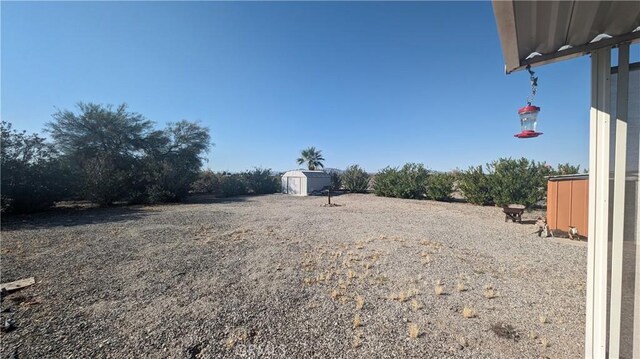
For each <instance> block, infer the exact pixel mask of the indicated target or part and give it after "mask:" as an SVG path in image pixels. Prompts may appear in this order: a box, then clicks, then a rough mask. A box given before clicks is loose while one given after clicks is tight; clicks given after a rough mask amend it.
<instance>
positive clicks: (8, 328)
mask: <svg viewBox="0 0 640 359" xmlns="http://www.w3.org/2000/svg"><path fill="white" fill-rule="evenodd" d="M15 329H16V321H15V320H13V319H7V320H5V321H4V325H3V326H2V331H3V332H5V333H9V332H12V331H14V330H15Z"/></svg>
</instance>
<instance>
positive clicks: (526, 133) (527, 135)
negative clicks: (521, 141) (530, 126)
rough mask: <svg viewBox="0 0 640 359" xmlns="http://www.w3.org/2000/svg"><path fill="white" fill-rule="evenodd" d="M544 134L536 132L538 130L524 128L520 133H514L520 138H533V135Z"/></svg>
mask: <svg viewBox="0 0 640 359" xmlns="http://www.w3.org/2000/svg"><path fill="white" fill-rule="evenodd" d="M541 134H542V132H536V131H531V130H524V131H522V132H520V133H517V134H515V135H513V137H518V138H533V137H538V136H540V135H541Z"/></svg>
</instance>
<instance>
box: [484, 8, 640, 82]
mask: <svg viewBox="0 0 640 359" xmlns="http://www.w3.org/2000/svg"><path fill="white" fill-rule="evenodd" d="M493 13H494V15H495V18H496V23H497V25H498V34H499V35H500V42H501V44H502V53H503V55H504V59H505V70H506V72H507V73H510V72H512V71H517V70H521V69H523V68H525V67H526V66H527V65H531V66H534V65H542V64H545V63H549V62H555V61H560V60H563V59H568V58H571V57H577V56H581V55H584V54H586V53H588V52H590V51H593V50H596V49H599V48H603V47H611V46H615V45H616V44H619V43H623V42H637V41H640V1H575V0H574V1H513V0H512V1H501V0H493Z"/></svg>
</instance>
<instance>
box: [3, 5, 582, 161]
mask: <svg viewBox="0 0 640 359" xmlns="http://www.w3.org/2000/svg"><path fill="white" fill-rule="evenodd" d="M1 6H2V29H1V30H2V59H1V60H2V64H1V70H2V97H1V102H2V103H1V104H2V109H1V117H2V119H3V120H5V121H9V122H12V123H13V125H14V127H16V128H18V129H25V130H28V131H37V132H40V131H41V130H42V128H43V127H44V124H45V123H46V122H48V121H50V120H51V114H52V113H53V112H54V111H55V109H56V108H60V109H71V108H73V107H74V105H75V103H77V102H78V101H85V102H97V103H104V104H120V103H122V102H126V103H127V104H129V106H130V110H132V111H134V112H138V113H141V114H143V115H144V116H146V117H147V118H149V119H151V120H153V121H155V122H156V123H157V124H158V126H159V127H164V124H165V123H167V122H172V121H177V120H181V119H187V120H191V121H199V122H201V123H202V124H203V125H206V126H207V127H209V128H210V130H211V135H212V139H213V142H215V146H214V147H213V148H212V149H211V151H210V153H209V155H208V157H209V162H208V163H207V164H206V165H205V166H206V167H210V168H212V169H214V170H232V171H238V170H244V169H250V168H252V167H254V166H261V167H267V168H272V169H274V170H288V169H292V168H296V167H297V165H296V163H295V159H296V158H297V156H298V154H299V151H300V150H301V149H303V148H305V147H307V146H311V145H313V146H316V147H317V148H320V149H321V150H322V151H323V154H324V157H325V158H326V162H325V165H326V166H327V167H335V168H345V167H346V166H348V165H350V164H353V163H358V164H360V165H362V166H363V167H364V168H365V169H367V170H368V171H377V170H379V169H381V168H383V167H385V166H387V165H393V166H397V165H401V164H403V163H405V162H410V161H411V162H422V163H424V164H425V165H426V166H427V167H429V168H431V169H435V170H449V169H453V168H456V167H459V168H466V167H468V166H469V165H475V164H482V163H485V162H488V161H491V160H494V159H496V158H498V157H501V156H513V157H520V156H525V157H528V158H533V159H536V160H540V161H547V162H549V163H551V164H554V165H555V164H556V163H558V162H571V163H574V164H580V165H582V167H583V168H584V167H585V166H586V164H587V159H588V118H589V117H588V116H589V85H590V82H589V81H590V80H589V59H588V57H582V58H579V59H575V60H571V61H566V62H563V63H557V64H553V65H549V66H545V67H542V68H537V69H536V71H537V74H538V75H539V92H538V96H537V98H536V101H535V104H537V105H538V106H541V107H542V112H541V114H540V121H539V130H540V131H542V132H544V133H545V134H544V135H543V136H541V137H539V138H537V139H529V140H519V139H516V138H514V137H513V134H514V133H516V132H519V120H518V115H517V110H518V108H520V107H522V106H523V105H524V104H525V100H526V97H527V95H528V94H529V78H528V75H527V74H526V73H525V72H519V73H515V74H512V75H508V76H507V75H505V74H504V71H503V69H504V65H503V58H502V51H501V48H500V43H499V40H498V35H497V31H496V25H495V21H494V18H493V12H492V8H491V4H490V2H468V3H463V2H448V3H435V2H424V3H417V2H409V3H381V2H356V3H338V2H325V3H303V2H261V3H228V2H189V3H173V2H171V3H170V2H160V3H158V2H137V3H133V2H125V3H123V2H115V3H112V2H54V3H33V2H29V3H10V2H5V1H3V2H2V5H1Z"/></svg>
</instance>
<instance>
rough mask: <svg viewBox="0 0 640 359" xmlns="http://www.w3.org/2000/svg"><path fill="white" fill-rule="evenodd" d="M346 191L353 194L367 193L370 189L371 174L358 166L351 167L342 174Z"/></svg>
mask: <svg viewBox="0 0 640 359" xmlns="http://www.w3.org/2000/svg"><path fill="white" fill-rule="evenodd" d="M342 183H343V185H344V189H346V190H347V191H349V192H353V193H365V192H367V189H369V174H368V173H367V172H366V171H365V170H364V169H362V168H361V167H360V166H358V165H351V166H349V167H347V169H346V170H345V171H344V173H343V174H342Z"/></svg>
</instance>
